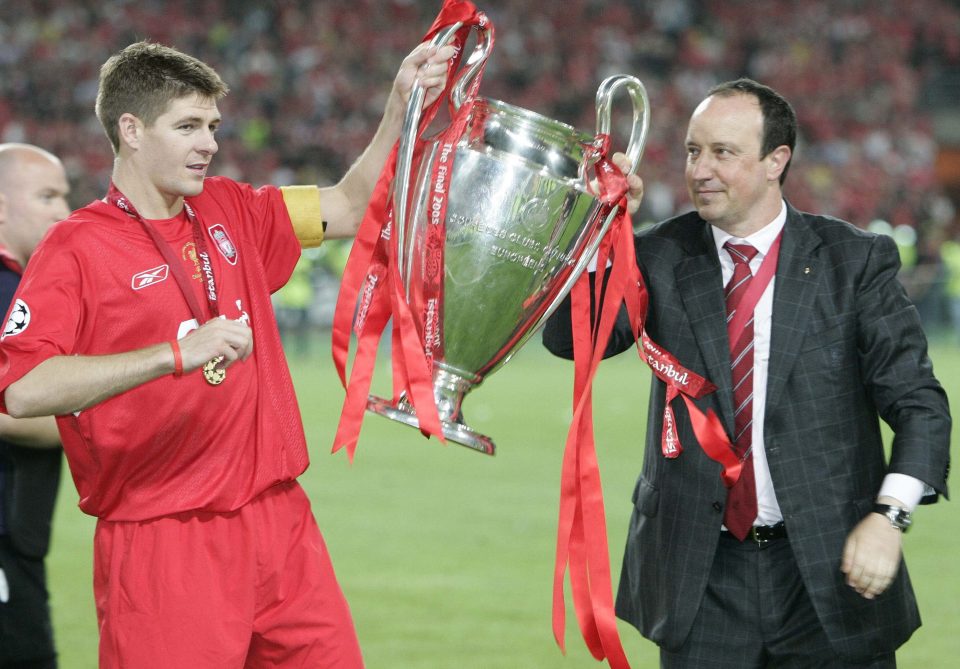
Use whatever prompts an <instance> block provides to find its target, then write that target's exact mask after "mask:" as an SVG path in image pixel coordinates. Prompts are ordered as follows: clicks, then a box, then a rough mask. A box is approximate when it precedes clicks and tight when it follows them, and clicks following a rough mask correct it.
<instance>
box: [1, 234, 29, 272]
mask: <svg viewBox="0 0 960 669" xmlns="http://www.w3.org/2000/svg"><path fill="white" fill-rule="evenodd" d="M3 256H6V257H7V258H10V259H11V260H13V261H15V262H16V263H17V264H18V265H20V267H23V266H24V265H26V264H27V258H26V257H25V256H24V255H23V254H21V253H18V252H17V251H15V250H14V249H13V248H11V247H10V245H9V244H7V241H6V240H5V239H4V238H3V236H2V235H0V258H2V257H3Z"/></svg>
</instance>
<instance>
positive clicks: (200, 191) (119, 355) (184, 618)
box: [0, 42, 454, 669]
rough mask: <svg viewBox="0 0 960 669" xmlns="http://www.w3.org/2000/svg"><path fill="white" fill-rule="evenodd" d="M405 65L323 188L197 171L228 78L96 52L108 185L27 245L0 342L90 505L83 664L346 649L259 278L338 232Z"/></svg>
mask: <svg viewBox="0 0 960 669" xmlns="http://www.w3.org/2000/svg"><path fill="white" fill-rule="evenodd" d="M453 51H454V50H453V48H452V47H450V46H444V47H441V48H439V49H438V48H436V47H428V46H427V45H420V46H418V47H417V48H416V49H414V50H413V51H412V52H411V53H410V54H409V55H408V56H407V57H406V58H405V59H404V60H403V63H402V64H401V66H400V69H399V72H398V73H397V74H396V77H395V79H394V82H393V87H392V89H391V92H390V94H389V97H388V98H387V101H386V106H385V108H384V111H383V117H382V120H381V124H380V126H379V128H378V129H377V132H376V134H375V135H374V137H373V139H372V140H371V141H370V143H369V144H368V146H367V148H366V150H365V151H364V152H363V154H362V155H361V156H360V158H359V159H358V160H357V161H356V162H355V163H354V164H353V166H352V167H351V168H350V169H349V170H348V171H347V172H346V174H345V175H344V176H343V178H342V179H341V180H340V181H339V182H338V183H337V184H336V185H334V186H330V187H325V188H318V187H317V186H295V187H288V188H276V187H273V186H264V187H262V188H259V189H254V188H253V187H252V186H249V185H247V184H242V183H238V182H236V181H234V180H232V179H229V178H226V177H208V176H207V172H208V170H209V169H210V165H211V161H212V160H213V158H214V156H215V154H216V153H217V150H218V143H217V138H216V133H217V130H218V129H219V127H220V124H221V115H220V112H219V109H218V105H217V103H218V101H219V100H220V99H222V98H223V96H224V95H226V93H227V86H226V84H225V83H224V82H223V80H222V79H221V78H220V76H219V75H218V74H217V73H216V72H215V71H214V70H213V69H212V68H211V67H209V66H208V65H207V64H205V63H204V62H202V61H200V60H198V59H196V58H194V57H192V56H188V55H186V54H184V53H182V52H180V51H178V50H176V49H172V48H169V47H166V46H163V45H160V44H156V43H150V42H138V43H135V44H131V45H129V46H128V47H126V48H124V49H122V50H121V51H119V52H118V53H116V54H114V55H113V56H111V57H110V58H109V59H108V60H107V61H106V63H104V65H103V67H102V68H101V70H100V79H99V89H98V94H97V103H96V112H97V116H98V118H99V119H100V122H101V124H102V125H103V128H104V130H105V131H106V134H107V137H108V138H109V140H110V143H111V145H112V147H113V151H114V167H113V174H112V181H111V183H110V186H109V190H108V191H107V193H106V196H105V197H104V198H103V199H102V200H97V201H94V202H92V203H91V204H89V205H87V206H86V207H83V208H81V209H79V210H78V211H76V212H75V213H74V214H73V215H71V216H70V217H69V218H68V219H66V220H65V221H63V222H61V223H60V224H58V225H57V226H56V227H55V228H54V229H53V231H52V232H51V233H50V235H48V236H47V238H46V239H45V241H44V242H43V243H42V244H41V245H40V247H39V248H38V249H37V252H36V253H35V254H34V256H33V260H32V261H31V263H30V266H29V267H28V268H27V271H26V273H25V275H24V278H23V281H22V283H21V285H20V288H19V290H18V292H17V296H16V306H15V308H14V311H13V312H12V314H11V316H10V318H9V320H8V322H7V328H6V331H5V333H4V335H3V339H2V341H0V389H2V390H3V396H2V400H3V401H2V402H0V405H2V407H0V408H2V409H3V410H4V411H7V412H9V413H10V415H12V416H15V417H30V416H44V415H55V416H57V421H58V425H59V427H60V432H61V436H62V438H63V446H64V451H65V453H66V456H67V462H68V464H69V465H70V468H71V473H72V474H73V478H74V481H75V483H76V485H77V490H78V492H79V495H80V508H81V509H82V510H83V511H84V512H86V513H88V514H91V515H93V516H96V517H97V518H98V522H97V528H96V533H95V536H94V597H95V600H96V607H97V617H98V622H99V629H100V666H101V667H103V668H105V669H106V668H111V667H117V668H119V667H123V668H130V667H136V669H150V668H153V667H155V668H157V669H169V668H170V667H190V669H204V668H210V669H223V668H225V667H237V668H238V669H239V667H251V668H252V667H264V668H265V667H271V668H273V667H294V666H295V667H321V668H324V669H333V668H336V669H354V668H356V667H361V666H362V665H363V660H362V656H361V651H360V647H359V642H358V640H357V637H356V632H355V630H354V626H353V620H352V616H351V614H350V611H349V607H348V605H347V602H346V599H345V598H344V596H343V594H342V592H341V590H340V587H339V584H338V583H337V580H336V577H335V574H334V571H333V567H332V564H331V560H330V556H329V553H328V552H327V549H326V547H325V545H324V541H323V538H322V536H321V534H320V531H319V528H318V527H317V524H316V521H315V519H314V516H313V513H312V511H311V509H310V504H309V501H308V499H307V497H306V495H305V493H304V492H303V490H302V488H301V487H300V485H299V483H298V482H297V477H298V476H299V475H300V474H301V473H303V471H304V470H305V469H306V467H307V465H308V461H309V458H308V453H307V447H306V441H305V438H304V434H303V427H302V423H301V419H300V414H299V410H298V408H297V400H296V397H295V394H294V389H293V384H292V382H291V379H290V373H289V369H288V367H287V364H286V360H285V357H284V354H283V350H282V346H281V342H280V336H279V333H278V331H277V324H276V320H275V318H274V315H273V308H272V305H271V301H270V294H271V293H273V292H275V291H276V290H277V289H279V288H280V287H281V286H282V285H283V284H284V283H285V282H286V281H287V279H288V278H289V276H290V274H291V272H292V271H293V269H294V266H295V265H296V262H297V260H298V259H299V257H300V253H301V244H303V245H305V246H309V245H317V244H319V243H320V242H322V240H323V239H324V238H337V237H349V236H352V235H353V234H354V233H355V231H356V229H357V227H358V226H359V224H360V221H361V218H362V215H363V212H364V210H365V209H366V205H367V202H368V200H369V198H370V195H371V192H372V190H373V188H374V185H375V183H376V181H377V179H378V177H379V175H380V170H381V168H382V166H383V164H384V162H385V161H386V159H387V156H388V154H389V152H390V150H391V148H392V146H393V145H394V143H395V141H396V139H397V137H398V136H399V132H400V127H401V123H402V120H403V115H404V112H405V109H406V105H407V100H408V99H409V96H410V91H411V89H412V87H413V85H414V83H415V82H417V81H419V82H420V84H421V86H423V87H424V88H425V89H426V96H425V98H424V105H429V104H431V103H432V102H433V101H434V100H435V99H436V98H437V96H438V95H439V92H440V91H441V90H442V89H443V85H444V82H445V81H446V70H447V61H448V60H449V59H450V58H451V57H452V56H453Z"/></svg>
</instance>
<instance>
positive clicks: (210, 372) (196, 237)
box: [106, 181, 227, 386]
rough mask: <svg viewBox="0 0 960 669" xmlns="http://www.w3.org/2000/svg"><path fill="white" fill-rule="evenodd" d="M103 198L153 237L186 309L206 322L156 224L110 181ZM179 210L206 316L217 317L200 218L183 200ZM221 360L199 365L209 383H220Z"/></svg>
mask: <svg viewBox="0 0 960 669" xmlns="http://www.w3.org/2000/svg"><path fill="white" fill-rule="evenodd" d="M106 201H107V203H109V204H112V205H113V206H115V207H117V208H118V209H120V211H122V212H124V213H125V214H127V215H128V216H130V217H131V218H135V219H136V220H137V221H139V222H140V225H142V226H143V229H144V230H145V231H146V233H147V234H148V235H149V236H150V239H152V240H153V244H154V246H156V247H157V250H158V251H159V252H160V255H161V256H163V259H164V261H166V263H167V265H169V266H170V272H171V273H172V274H173V278H174V279H175V280H176V282H177V285H178V286H179V287H180V292H181V293H183V299H185V300H186V301H187V305H188V306H189V307H190V312H191V313H192V314H193V317H194V318H195V319H196V321H197V325H198V326H199V325H202V324H203V323H204V322H206V320H207V318H206V314H204V312H203V308H202V307H201V306H200V302H199V300H197V296H196V294H195V293H194V291H193V285H192V284H191V281H190V278H189V277H188V276H187V273H186V271H184V269H183V265H181V264H180V259H179V258H178V257H177V254H176V253H174V251H173V249H172V248H170V245H169V244H168V243H167V242H166V240H165V239H164V238H163V237H162V236H161V235H160V233H159V231H158V230H157V228H156V226H154V225H153V224H152V223H150V222H149V221H147V219H145V218H144V217H143V216H142V215H141V214H140V212H139V211H137V208H136V207H134V206H133V203H132V202H131V201H130V198H128V197H127V196H126V195H124V194H123V193H121V192H120V190H119V189H118V188H117V186H116V185H115V184H114V183H113V182H112V181H111V182H110V188H109V189H108V190H107V197H106ZM183 210H184V212H186V214H187V219H188V220H189V221H190V227H191V229H192V232H193V242H194V244H196V246H197V257H198V258H200V260H201V266H200V269H201V271H202V272H203V276H204V281H205V290H204V295H206V298H207V306H208V307H209V309H210V318H217V317H219V316H220V306H219V302H218V300H217V281H216V277H215V276H214V274H213V262H212V260H211V256H210V252H209V250H208V248H207V242H206V239H205V237H204V235H203V226H202V225H201V224H200V217H199V216H197V214H196V212H195V211H194V210H193V207H191V206H190V204H189V203H188V202H187V201H186V200H184V201H183ZM221 362H223V356H218V357H216V358H214V359H213V360H210V361H209V362H208V363H206V364H205V365H204V366H203V378H204V379H205V380H206V381H207V383H209V384H210V385H213V386H216V385H220V384H221V383H223V381H224V379H225V378H226V374H227V373H226V370H224V369H220V368H218V367H217V365H218V364H219V363H221Z"/></svg>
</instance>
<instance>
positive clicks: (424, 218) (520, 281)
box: [367, 24, 649, 455]
mask: <svg viewBox="0 0 960 669" xmlns="http://www.w3.org/2000/svg"><path fill="white" fill-rule="evenodd" d="M459 27H460V24H454V25H453V26H450V27H449V28H447V29H446V30H444V31H441V33H442V34H438V35H437V37H436V38H435V39H434V41H433V42H434V43H435V44H444V43H446V42H447V41H449V38H450V37H452V35H453V34H454V33H455V32H456V30H457V29H458V28H459ZM490 43H491V40H490V39H489V35H488V33H487V31H486V30H484V29H482V28H480V29H478V39H477V46H476V48H475V49H474V51H473V53H472V54H471V56H470V58H469V60H468V62H467V63H466V66H465V67H464V69H463V70H462V71H461V72H460V73H459V75H458V78H457V80H456V83H455V84H454V86H453V88H452V89H451V92H450V99H451V102H452V104H453V106H454V108H455V109H460V107H461V106H462V105H463V104H464V101H465V96H466V93H465V91H466V90H467V88H468V86H469V84H470V82H471V81H472V80H473V78H474V77H475V76H476V74H477V73H478V71H479V68H480V66H481V65H482V64H483V62H484V61H485V60H486V58H487V56H488V55H489V51H490ZM620 89H625V90H626V91H627V93H629V95H630V99H631V101H632V105H633V126H632V129H631V133H630V139H629V143H628V147H627V149H626V151H625V153H626V155H627V157H628V159H629V161H630V172H631V173H633V172H636V169H637V166H638V164H639V162H640V157H641V155H642V154H643V148H644V144H645V142H646V136H647V129H648V127H649V113H648V109H649V103H648V99H647V93H646V89H645V88H644V86H643V84H642V83H641V82H640V81H639V80H638V79H636V78H634V77H631V76H626V75H616V76H611V77H608V78H607V79H605V80H604V81H603V83H602V84H601V85H600V88H599V89H598V91H597V136H596V137H595V136H591V135H588V134H585V133H581V132H578V131H577V130H576V129H575V128H572V127H570V126H569V125H566V124H564V123H560V122H558V121H554V120H551V119H548V118H545V117H543V116H541V115H539V114H536V113H534V112H531V111H528V110H526V109H521V108H518V107H514V106H512V105H509V104H506V103H504V102H500V101H498V100H492V99H486V98H476V99H475V100H474V104H473V109H472V111H471V114H470V117H469V119H468V121H467V124H466V127H465V129H464V131H463V133H462V134H461V136H460V138H459V141H458V142H457V143H456V145H455V147H454V149H453V150H454V151H455V157H454V166H453V171H452V176H450V177H449V178H450V183H449V193H448V202H447V210H446V219H445V225H446V239H445V242H444V246H443V255H444V279H443V298H442V301H443V305H442V312H443V318H442V323H441V327H442V341H443V347H442V351H441V355H440V356H435V357H434V365H433V395H434V399H435V401H436V405H437V410H438V413H439V417H440V421H441V425H442V428H443V434H444V436H445V437H446V438H447V439H450V440H451V441H454V442H456V443H459V444H462V445H464V446H468V447H469V448H472V449H475V450H478V451H481V452H484V453H487V454H491V455H492V454H493V453H494V450H495V447H494V443H493V441H492V440H491V439H490V438H489V437H487V436H485V435H483V434H480V433H478V432H476V431H474V430H472V429H471V428H470V427H468V426H467V425H466V424H465V423H464V419H463V413H462V410H461V405H462V403H463V398H464V396H465V395H466V394H467V393H468V392H469V391H470V390H472V389H473V387H474V386H477V385H479V384H480V383H481V382H482V381H483V379H484V378H485V377H486V376H488V375H489V374H491V373H492V372H494V371H495V370H496V369H498V368H499V367H500V366H501V365H503V364H505V363H506V362H507V360H509V359H510V357H511V356H512V355H513V353H514V352H516V351H517V350H518V349H519V348H520V347H521V346H523V344H524V343H525V342H526V341H527V340H528V339H529V338H530V337H531V336H532V335H533V334H534V333H535V332H536V330H537V329H538V328H539V327H540V326H541V325H542V324H543V322H544V321H545V320H546V318H547V317H548V316H549V315H550V314H551V313H553V311H554V310H555V309H556V307H557V306H558V305H559V304H560V302H561V301H562V300H563V298H564V297H565V296H566V295H567V293H569V291H570V289H571V288H572V287H573V284H574V282H575V281H576V279H577V278H578V277H579V276H580V274H581V273H582V272H583V271H584V269H585V268H586V267H587V264H588V263H589V261H590V259H591V258H592V257H593V255H594V254H595V252H596V250H597V248H598V246H599V244H600V241H601V239H602V238H603V236H604V235H605V234H606V232H607V230H608V228H609V227H610V224H611V223H612V221H613V220H614V217H615V214H616V209H614V211H609V208H605V207H604V206H603V205H602V203H601V202H600V201H599V200H598V199H597V198H596V197H595V196H594V195H593V194H591V193H592V191H593V190H595V189H593V188H591V186H590V183H589V181H590V176H589V174H590V168H592V167H593V165H594V164H595V163H596V161H597V160H598V152H597V147H598V141H599V136H601V135H604V136H605V135H609V133H610V110H611V101H612V98H613V96H614V94H615V93H616V92H617V91H619V90H620ZM423 96H424V91H423V90H422V89H419V88H417V89H415V91H414V93H413V94H412V95H411V99H410V102H409V105H408V107H407V111H406V117H405V119H404V124H403V129H402V131H401V137H400V144H399V149H398V154H397V169H396V176H395V179H394V184H393V188H394V194H393V196H394V211H395V227H394V230H395V231H396V233H395V234H394V235H393V238H392V240H391V243H396V244H397V249H396V250H397V258H398V262H399V269H400V276H401V279H402V281H403V284H404V286H405V288H406V291H407V298H408V302H409V301H410V298H411V294H414V295H415V294H416V292H417V291H415V290H414V291H411V287H412V286H413V287H416V286H417V285H418V282H420V281H422V279H423V272H424V265H425V262H426V259H425V238H426V229H427V226H428V224H429V223H428V221H429V216H430V211H429V205H430V197H429V194H430V193H431V191H432V189H433V185H434V184H432V183H430V182H431V175H432V173H433V170H432V168H433V165H434V161H435V160H437V159H438V154H439V151H440V143H439V142H438V141H433V142H432V143H428V145H427V147H426V148H425V149H424V152H423V154H422V157H421V159H420V161H419V165H417V166H416V174H413V172H414V165H413V153H414V152H413V147H414V144H415V141H416V139H417V136H416V134H417V129H418V125H419V121H420V109H421V106H422V102H423ZM408 203H409V204H408ZM605 211H609V213H608V214H607V215H604V212H605ZM420 334H421V337H422V336H423V332H421V333H420ZM367 409H368V410H369V411H372V412H373V413H376V414H379V415H381V416H386V417H387V418H390V419H392V420H396V421H399V422H401V423H405V424H406V425H410V426H412V427H419V423H418V421H417V416H416V413H415V411H414V407H413V406H412V405H411V404H410V402H409V401H408V400H407V398H406V397H402V398H401V399H400V401H399V402H397V403H396V404H394V403H392V402H390V401H388V400H384V399H381V398H379V397H375V396H372V395H371V396H370V397H369V400H368V403H367Z"/></svg>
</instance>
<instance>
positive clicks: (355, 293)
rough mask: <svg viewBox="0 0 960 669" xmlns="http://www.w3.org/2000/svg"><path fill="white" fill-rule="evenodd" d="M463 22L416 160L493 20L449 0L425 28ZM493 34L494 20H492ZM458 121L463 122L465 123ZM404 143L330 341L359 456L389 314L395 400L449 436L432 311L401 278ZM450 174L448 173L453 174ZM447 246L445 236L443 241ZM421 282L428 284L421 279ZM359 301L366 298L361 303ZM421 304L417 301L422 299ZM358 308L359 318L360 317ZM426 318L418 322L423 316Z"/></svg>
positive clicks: (425, 427) (343, 292) (435, 288)
mask: <svg viewBox="0 0 960 669" xmlns="http://www.w3.org/2000/svg"><path fill="white" fill-rule="evenodd" d="M458 22H459V23H461V24H462V27H461V28H460V29H458V30H457V32H456V35H455V36H454V38H453V41H452V43H453V45H454V46H455V47H456V54H455V56H454V57H453V58H451V59H450V62H449V63H448V66H447V84H446V88H445V89H444V91H443V93H442V94H441V95H440V96H439V97H438V98H437V100H436V101H434V102H433V103H432V104H431V105H430V106H429V107H428V108H426V109H424V111H423V114H422V116H421V118H420V124H419V127H418V132H417V139H416V142H415V145H414V164H417V162H418V160H417V159H418V156H420V155H422V152H423V149H424V146H425V145H426V142H425V141H424V140H422V139H420V137H421V136H422V135H423V133H424V131H425V130H426V129H427V127H428V126H429V125H430V122H431V121H432V120H433V118H434V117H435V116H436V114H437V111H438V109H439V107H440V104H441V103H442V102H443V100H444V99H445V98H448V97H449V93H450V89H451V88H452V87H453V85H454V80H453V76H452V74H453V73H454V72H455V71H456V70H457V68H458V66H459V63H460V60H461V57H462V54H463V46H464V43H465V42H466V40H467V37H468V36H469V33H470V30H471V29H472V28H473V27H474V26H486V25H488V24H487V19H486V16H485V15H484V14H483V13H482V12H479V11H477V9H476V7H474V5H473V4H472V3H470V2H463V1H461V0H446V1H445V2H444V5H443V7H442V8H441V10H440V13H439V14H438V15H437V18H436V20H435V21H434V23H433V26H431V28H430V30H429V31H428V32H427V34H426V35H425V36H424V41H426V40H430V39H432V38H433V37H434V36H435V35H436V34H437V33H438V32H440V31H441V30H443V29H445V28H447V27H448V26H451V25H453V24H455V23H458ZM488 29H489V31H490V39H491V40H492V37H493V36H492V31H493V27H492V26H489V28H488ZM481 78H482V69H481V70H480V71H478V73H477V74H476V76H475V78H474V81H473V86H474V88H473V89H471V96H470V100H469V101H468V102H467V103H465V104H464V105H463V106H462V107H461V108H460V110H458V111H457V112H456V113H455V114H454V115H453V121H452V122H451V126H450V128H448V130H447V132H446V133H445V136H448V137H456V136H457V135H455V134H454V133H455V132H457V130H456V129H457V128H458V127H459V129H460V130H461V131H462V127H463V126H462V124H463V123H465V122H466V117H467V115H468V114H469V111H470V108H471V105H472V94H473V93H474V92H475V90H476V89H475V87H476V86H477V85H479V82H480V79H481ZM458 124H459V125H458ZM396 164H397V145H394V147H393V150H392V151H391V153H390V156H389V158H388V159H387V162H386V164H385V165H384V168H383V171H382V172H381V173H380V178H379V179H378V181H377V184H376V187H375V188H374V192H373V195H372V197H371V199H370V203H369V205H368V206H367V211H366V213H365V214H364V218H363V221H362V222H361V224H360V229H359V230H358V232H357V237H356V239H355V240H354V243H353V248H352V249H351V252H350V256H349V258H348V259H347V265H346V267H345V269H344V275H343V279H342V283H341V289H340V294H339V295H338V297H337V306H336V310H335V312H334V321H333V328H332V332H331V341H332V349H333V361H334V366H335V367H336V369H337V374H338V375H339V376H340V382H341V384H343V386H344V388H345V389H346V398H345V399H344V404H343V411H342V412H341V415H340V422H339V425H338V426H337V433H336V436H335V437H334V446H333V450H334V451H338V450H340V449H341V448H343V447H346V448H347V454H348V457H349V458H350V459H351V460H353V454H354V452H355V450H356V447H357V441H358V439H359V437H360V428H361V426H362V423H363V416H364V412H365V410H366V405H367V397H368V394H369V391H370V383H371V381H372V378H373V368H374V364H375V362H376V352H377V348H378V344H379V341H380V338H381V337H382V335H383V330H384V328H385V327H386V324H387V322H388V321H389V320H390V319H391V318H392V319H393V325H394V327H393V343H394V346H393V374H394V378H393V385H394V401H396V400H397V399H399V397H400V395H401V394H405V395H406V396H407V399H408V400H409V401H410V402H411V403H412V404H413V406H414V408H415V410H416V413H417V419H418V421H419V423H420V431H421V432H422V433H423V434H424V435H425V436H430V435H435V436H437V437H438V438H439V439H440V440H441V441H444V438H443V432H442V428H441V425H440V418H439V415H438V413H437V407H436V404H435V402H434V398H433V379H432V359H433V357H434V356H435V355H436V353H437V349H436V346H435V344H434V342H436V341H438V340H436V339H434V338H431V340H430V342H425V341H424V340H423V338H422V336H421V332H423V331H424V328H425V325H426V324H425V318H426V315H427V312H426V311H425V310H424V311H422V313H420V314H419V315H415V314H414V311H413V309H411V305H410V304H408V302H407V299H406V291H405V289H404V286H403V282H402V280H401V278H400V271H399V267H398V264H397V250H396V244H395V243H393V242H391V236H392V234H393V233H394V231H393V230H392V225H393V221H394V215H393V199H392V197H391V188H390V186H391V183H392V181H393V177H394V174H395V171H396ZM448 181H449V180H448ZM437 234H439V235H441V237H440V240H441V241H442V235H443V230H442V228H441V229H440V230H436V231H429V237H430V239H432V240H434V241H435V240H436V239H435V238H436V235H437ZM441 246H442V244H441ZM442 262H443V258H442V255H441V256H440V258H439V263H440V264H439V277H434V278H433V279H432V283H431V285H430V286H428V287H426V288H422V289H423V290H425V291H427V294H428V295H429V296H428V297H427V299H436V300H437V304H439V303H440V302H442V300H440V290H441V289H442V283H443V281H442V280H443V265H442ZM417 290H421V287H417ZM358 302H359V304H358ZM414 304H418V302H417V301H416V300H415V301H414ZM354 312H356V318H354ZM432 317H435V318H436V319H437V320H436V322H435V324H434V325H435V327H439V323H440V322H441V321H440V320H439V318H440V314H439V313H436V312H435V313H434V314H433V315H432ZM418 319H419V323H418ZM351 322H352V323H353V331H354V332H355V333H356V336H357V347H356V354H355V356H354V360H353V367H352V369H351V373H350V380H349V383H348V382H347V375H346V369H347V359H348V357H349V352H350V332H351V327H350V324H351Z"/></svg>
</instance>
